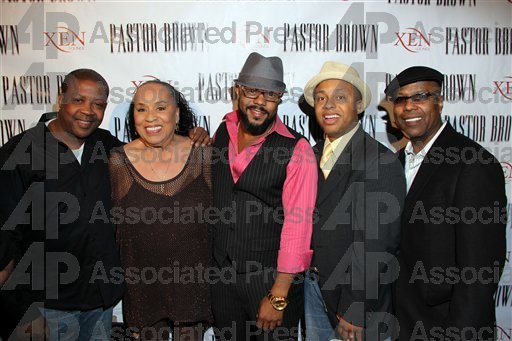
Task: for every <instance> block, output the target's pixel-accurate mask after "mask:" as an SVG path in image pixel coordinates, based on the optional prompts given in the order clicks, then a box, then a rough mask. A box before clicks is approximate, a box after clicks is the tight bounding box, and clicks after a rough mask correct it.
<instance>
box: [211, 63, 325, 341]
mask: <svg viewBox="0 0 512 341" xmlns="http://www.w3.org/2000/svg"><path fill="white" fill-rule="evenodd" d="M235 82H236V88H235V91H236V95H237V104H238V110H235V111H233V112H231V113H228V114H227V115H226V116H225V118H224V121H223V122H222V123H221V125H220V126H219V128H218V130H217V132H216V135H215V142H214V150H213V156H212V183H213V197H214V198H213V205H214V206H215V208H216V209H217V212H224V211H225V210H226V208H229V209H231V210H232V213H233V214H232V215H231V216H221V219H219V221H218V222H217V223H216V224H214V226H213V255H214V265H215V266H216V267H217V268H218V269H219V271H218V273H221V274H231V277H228V276H222V277H221V278H220V280H218V281H212V282H213V285H212V306H213V313H214V317H215V323H216V334H217V337H218V338H220V339H221V340H237V341H241V340H253V339H256V340H265V339H266V340H293V339H297V337H298V325H299V319H300V317H301V316H302V313H303V283H302V281H301V280H300V278H297V277H298V274H299V273H302V272H304V270H305V269H307V268H308V267H309V265H310V262H311V256H312V253H313V252H312V251H311V250H310V240H311V230H312V213H313V208H314V204H315V198H316V190H317V188H316V185H317V168H316V162H315V156H314V154H313V150H312V149H311V146H310V145H309V143H308V142H307V141H306V140H305V139H304V137H302V136H300V135H299V134H298V133H296V132H295V131H293V130H291V129H290V128H288V127H286V126H285V125H284V124H283V123H282V121H281V120H280V118H279V117H278V116H277V107H278V105H279V103H280V102H281V96H282V95H283V92H284V91H285V84H284V82H283V65H282V61H281V59H279V58H278V57H268V58H266V57H264V56H262V55H260V54H258V53H252V54H251V55H249V57H248V58H247V61H246V62H245V64H244V66H243V68H242V71H241V72H240V75H239V77H238V79H237V80H236V81H235ZM294 279H298V280H296V281H294ZM292 282H293V283H292Z"/></svg>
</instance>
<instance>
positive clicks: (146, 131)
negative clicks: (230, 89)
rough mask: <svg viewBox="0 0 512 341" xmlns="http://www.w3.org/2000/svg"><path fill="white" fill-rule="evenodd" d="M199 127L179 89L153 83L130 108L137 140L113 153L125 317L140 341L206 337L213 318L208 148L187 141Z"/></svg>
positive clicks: (140, 91) (140, 90)
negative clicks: (209, 273)
mask: <svg viewBox="0 0 512 341" xmlns="http://www.w3.org/2000/svg"><path fill="white" fill-rule="evenodd" d="M195 124H196V120H195V116H194V114H193V112H192V110H191V109H190V107H189V105H188V103H187V102H186V100H185V98H184V97H183V95H182V94H181V93H180V92H178V91H177V90H176V89H175V88H174V87H172V86H171V85H170V84H168V83H165V82H161V81H157V80H152V81H148V82H146V83H144V84H142V85H141V86H140V87H139V88H138V89H137V92H136V93H135V95H134V97H133V101H132V105H131V107H130V112H129V125H130V135H131V139H132V141H131V142H130V143H128V144H126V145H125V146H124V147H123V148H122V149H120V150H118V151H117V152H113V153H112V155H111V158H110V177H111V179H112V187H113V207H114V210H113V214H112V216H113V219H114V220H115V223H116V224H117V239H118V243H119V247H120V254H121V263H122V265H123V270H124V273H123V274H124V280H125V282H126V284H127V287H128V291H127V294H126V296H125V297H124V300H123V310H124V320H125V322H126V324H127V326H128V327H129V330H128V331H129V332H131V334H132V335H133V336H135V337H136V338H140V339H142V340H144V339H152V340H155V339H157V340H167V339H168V337H169V332H170V331H171V330H172V331H173V340H181V339H186V340H202V338H203V332H204V327H205V326H207V325H208V323H210V322H211V321H212V315H211V311H210V295H209V289H208V281H207V280H206V279H205V278H204V276H205V271H204V269H205V268H207V267H208V265H209V255H210V252H209V242H208V233H207V222H206V219H205V217H204V213H205V209H206V208H208V207H209V206H210V205H211V174H210V162H211V149H210V148H209V147H194V146H193V145H192V144H191V143H190V139H189V138H188V137H187V134H188V131H189V130H190V129H192V128H193V127H194V126H195ZM201 269H202V270H201ZM171 327H172V329H171Z"/></svg>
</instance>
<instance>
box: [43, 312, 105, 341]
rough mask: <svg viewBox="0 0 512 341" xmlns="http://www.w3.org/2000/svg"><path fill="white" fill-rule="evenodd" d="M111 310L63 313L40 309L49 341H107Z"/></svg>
mask: <svg viewBox="0 0 512 341" xmlns="http://www.w3.org/2000/svg"><path fill="white" fill-rule="evenodd" d="M112 310H113V309H112V308H108V309H105V310H104V309H103V308H97V309H93V310H87V311H81V310H73V311H65V310H55V309H48V308H42V309H41V313H42V314H43V315H44V317H45V319H46V325H47V326H48V329H49V331H50V340H51V341H75V340H79V341H89V340H94V341H100V340H101V341H108V340H110V333H111V331H112Z"/></svg>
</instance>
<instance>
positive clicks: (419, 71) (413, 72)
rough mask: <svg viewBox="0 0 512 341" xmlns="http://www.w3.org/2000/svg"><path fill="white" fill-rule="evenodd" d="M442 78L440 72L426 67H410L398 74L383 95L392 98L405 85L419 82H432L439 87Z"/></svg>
mask: <svg viewBox="0 0 512 341" xmlns="http://www.w3.org/2000/svg"><path fill="white" fill-rule="evenodd" d="M443 80H444V76H443V74H442V73H441V72H439V71H437V70H434V69H432V68H429V67H426V66H412V67H410V68H408V69H405V70H404V71H402V72H400V73H399V74H398V75H396V77H395V78H394V79H393V80H392V81H391V82H390V83H389V84H388V86H387V87H386V90H384V93H385V94H386V95H387V96H389V97H393V96H395V95H396V94H397V93H398V90H399V89H400V87H402V86H405V85H407V84H411V83H416V82H421V81H434V82H437V84H439V85H443Z"/></svg>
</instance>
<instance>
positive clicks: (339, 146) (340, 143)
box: [324, 123, 359, 157]
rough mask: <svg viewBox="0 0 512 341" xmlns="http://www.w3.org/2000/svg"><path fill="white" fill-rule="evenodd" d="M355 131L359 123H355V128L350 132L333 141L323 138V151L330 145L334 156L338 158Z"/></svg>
mask: <svg viewBox="0 0 512 341" xmlns="http://www.w3.org/2000/svg"><path fill="white" fill-rule="evenodd" d="M357 129H359V123H357V124H356V126H355V127H354V128H352V130H350V131H349V132H348V133H346V134H345V135H342V136H340V137H338V138H337V139H335V140H334V141H331V140H329V138H327V136H325V143H324V150H325V148H326V147H327V145H331V146H332V151H333V153H334V155H335V156H336V157H339V156H340V155H341V153H343V151H344V150H345V147H346V146H347V144H348V142H349V141H350V139H351V138H352V136H354V134H355V133H356V131H357Z"/></svg>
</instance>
